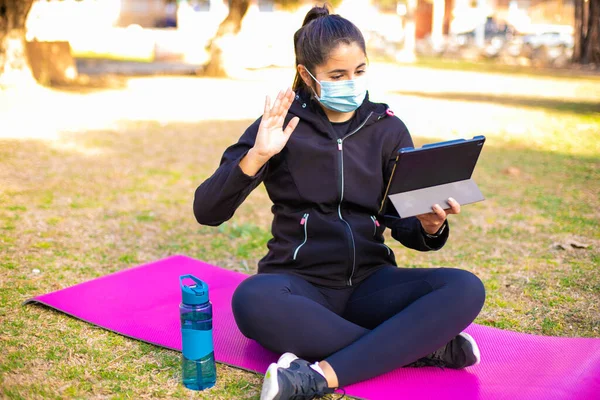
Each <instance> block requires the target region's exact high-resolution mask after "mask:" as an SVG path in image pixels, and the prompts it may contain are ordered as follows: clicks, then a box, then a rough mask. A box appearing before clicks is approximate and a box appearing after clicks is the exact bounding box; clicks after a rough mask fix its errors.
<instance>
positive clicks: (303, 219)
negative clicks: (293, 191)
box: [300, 214, 308, 225]
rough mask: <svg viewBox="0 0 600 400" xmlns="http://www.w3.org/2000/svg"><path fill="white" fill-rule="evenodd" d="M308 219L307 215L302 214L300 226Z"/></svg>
mask: <svg viewBox="0 0 600 400" xmlns="http://www.w3.org/2000/svg"><path fill="white" fill-rule="evenodd" d="M307 218H308V214H304V215H303V216H302V219H301V220H300V225H304V224H305V223H306V219H307Z"/></svg>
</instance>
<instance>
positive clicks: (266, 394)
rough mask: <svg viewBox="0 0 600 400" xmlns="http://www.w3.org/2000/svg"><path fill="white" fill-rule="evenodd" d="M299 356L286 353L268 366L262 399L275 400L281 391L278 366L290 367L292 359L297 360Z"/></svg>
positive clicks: (261, 393)
mask: <svg viewBox="0 0 600 400" xmlns="http://www.w3.org/2000/svg"><path fill="white" fill-rule="evenodd" d="M297 359H298V356H296V355H295V354H293V353H285V354H282V355H281V357H279V360H277V364H275V363H273V364H271V365H269V368H267V372H266V373H265V380H264V381H263V387H262V391H261V392H260V400H273V399H274V398H275V396H277V394H278V393H279V382H278V381H277V374H278V371H277V368H289V367H290V364H291V363H292V361H294V360H297Z"/></svg>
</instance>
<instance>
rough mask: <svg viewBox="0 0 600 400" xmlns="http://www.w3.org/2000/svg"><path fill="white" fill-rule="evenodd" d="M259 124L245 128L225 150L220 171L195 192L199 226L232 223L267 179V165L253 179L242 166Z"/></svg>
mask: <svg viewBox="0 0 600 400" xmlns="http://www.w3.org/2000/svg"><path fill="white" fill-rule="evenodd" d="M259 124H260V119H258V120H257V121H255V122H254V123H253V124H252V125H250V127H248V129H246V132H244V134H243V135H242V137H241V138H240V139H239V141H238V142H237V143H236V144H234V145H232V146H230V147H228V148H227V149H226V150H225V153H224V154H223V156H222V158H221V162H220V165H219V167H218V168H217V170H216V171H215V172H214V174H213V175H212V176H211V177H210V178H208V179H207V180H205V181H204V182H203V183H202V184H201V185H200V186H198V188H197V189H196V192H195V194H194V216H195V217H196V220H197V221H198V223H200V224H202V225H210V226H217V225H220V224H222V223H223V222H225V221H227V220H229V219H230V218H231V217H232V216H233V214H234V213H235V210H237V208H238V207H239V206H240V205H241V204H242V202H243V201H244V200H245V199H246V197H248V195H249V194H250V192H252V190H254V189H255V188H256V187H257V186H258V185H260V183H261V182H262V181H263V180H264V178H265V175H266V173H267V169H268V163H267V164H265V165H264V166H263V167H262V168H261V169H260V170H259V171H258V173H257V174H256V175H254V176H248V175H246V174H244V172H243V171H242V169H241V168H240V166H239V164H240V161H241V160H242V158H244V156H245V155H246V153H248V150H250V149H251V148H252V147H253V146H254V142H255V141H256V133H257V132H258V126H259Z"/></svg>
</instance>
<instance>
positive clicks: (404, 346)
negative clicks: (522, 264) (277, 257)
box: [232, 266, 485, 386]
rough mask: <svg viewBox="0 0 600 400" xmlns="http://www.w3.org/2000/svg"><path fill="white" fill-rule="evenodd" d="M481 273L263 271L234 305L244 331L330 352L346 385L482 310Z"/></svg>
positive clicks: (321, 355)
mask: <svg viewBox="0 0 600 400" xmlns="http://www.w3.org/2000/svg"><path fill="white" fill-rule="evenodd" d="M484 301H485V289H484V287H483V284H482V282H481V280H479V278H478V277H477V276H475V275H473V274H472V273H470V272H468V271H465V270H461V269H452V268H419V269H412V268H396V267H392V266H389V267H384V268H382V269H380V270H378V271H377V272H375V273H374V274H373V275H371V276H370V277H369V278H367V279H366V280H365V281H363V282H362V283H360V284H359V285H357V286H355V287H348V288H342V289H331V288H324V287H320V286H315V285H313V284H310V283H308V282H306V281H305V280H304V279H302V278H300V277H298V276H294V275H290V274H258V275H254V276H252V277H250V278H248V279H246V280H245V281H244V282H242V283H241V284H240V286H239V287H238V288H237V289H236V291H235V293H234V295H233V300H232V305H233V314H234V316H235V320H236V323H237V325H238V327H239V329H240V331H241V332H242V333H243V334H244V335H245V336H246V337H248V338H250V339H254V340H256V341H257V342H258V343H260V344H261V345H262V346H264V347H266V348H267V349H269V350H272V351H274V352H276V353H284V352H287V351H289V352H292V353H294V354H296V355H297V356H299V357H302V358H305V359H308V360H311V361H312V360H319V361H320V360H325V361H327V362H328V363H329V364H330V365H331V366H332V367H333V370H334V371H335V372H336V374H337V377H338V381H339V384H340V386H345V385H349V384H352V383H356V382H359V381H363V380H365V379H369V378H372V377H374V376H377V375H380V374H383V373H385V372H388V371H391V370H394V369H396V368H399V367H402V366H405V365H407V364H410V363H411V362H413V361H416V360H418V359H419V358H421V357H424V356H426V355H427V354H430V353H432V352H433V351H435V350H437V349H439V348H440V347H442V346H443V345H445V344H446V343H448V342H449V341H450V340H451V339H452V338H454V337H455V336H456V335H458V334H459V333H460V332H462V330H463V329H465V328H466V327H467V326H468V325H469V324H470V323H471V322H473V320H474V319H475V318H476V317H477V315H478V314H479V312H480V311H481V308H482V307H483V303H484Z"/></svg>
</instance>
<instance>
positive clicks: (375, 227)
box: [371, 215, 391, 256]
mask: <svg viewBox="0 0 600 400" xmlns="http://www.w3.org/2000/svg"><path fill="white" fill-rule="evenodd" d="M371 220H372V221H373V237H376V236H377V228H379V226H380V225H381V224H380V223H379V221H377V217H375V216H374V215H371ZM378 244H380V245H382V246H383V247H385V248H386V250H387V253H388V256H389V255H390V252H391V249H390V248H389V247H388V246H387V245H386V244H385V243H378Z"/></svg>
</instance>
